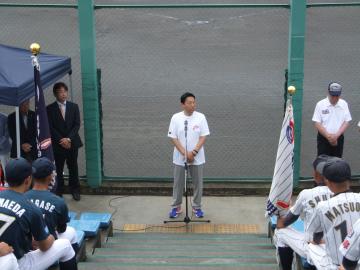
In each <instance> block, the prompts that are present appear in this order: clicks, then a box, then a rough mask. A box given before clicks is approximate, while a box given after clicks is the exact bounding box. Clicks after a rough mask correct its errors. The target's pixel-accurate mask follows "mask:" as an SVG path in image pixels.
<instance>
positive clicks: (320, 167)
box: [313, 154, 341, 175]
mask: <svg viewBox="0 0 360 270" xmlns="http://www.w3.org/2000/svg"><path fill="white" fill-rule="evenodd" d="M335 160H341V158H338V157H333V156H328V155H324V154H322V155H320V156H318V157H317V158H316V159H315V160H314V162H313V167H314V170H315V171H317V172H318V173H320V174H321V175H323V174H324V167H325V165H326V163H328V162H329V163H330V162H332V161H335Z"/></svg>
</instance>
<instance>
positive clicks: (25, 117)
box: [23, 114, 28, 129]
mask: <svg viewBox="0 0 360 270" xmlns="http://www.w3.org/2000/svg"><path fill="white" fill-rule="evenodd" d="M23 119H24V125H25V128H26V129H27V128H28V125H27V124H28V122H27V115H26V114H24V115H23Z"/></svg>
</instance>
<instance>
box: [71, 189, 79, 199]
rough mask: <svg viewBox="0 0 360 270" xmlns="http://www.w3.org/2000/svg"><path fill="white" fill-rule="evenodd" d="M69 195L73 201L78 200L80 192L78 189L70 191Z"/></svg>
mask: <svg viewBox="0 0 360 270" xmlns="http://www.w3.org/2000/svg"><path fill="white" fill-rule="evenodd" d="M71 195H72V197H73V199H74V200H75V201H80V192H79V191H71Z"/></svg>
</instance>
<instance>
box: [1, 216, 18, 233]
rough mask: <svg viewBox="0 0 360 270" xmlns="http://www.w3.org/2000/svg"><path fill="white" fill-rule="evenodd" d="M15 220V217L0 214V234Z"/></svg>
mask: <svg viewBox="0 0 360 270" xmlns="http://www.w3.org/2000/svg"><path fill="white" fill-rule="evenodd" d="M14 221H15V217H12V216H8V215H4V214H0V236H1V235H2V234H3V233H4V232H5V231H6V229H7V228H8V227H9V226H10V225H11V224H12V223H13V222H14Z"/></svg>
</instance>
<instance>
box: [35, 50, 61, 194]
mask: <svg viewBox="0 0 360 270" xmlns="http://www.w3.org/2000/svg"><path fill="white" fill-rule="evenodd" d="M33 66H34V82H35V115H36V144H37V157H38V158H39V157H46V158H48V159H49V160H50V161H51V162H53V163H54V153H53V149H52V144H51V135H50V128H49V121H48V117H47V111H46V106H45V99H44V92H43V89H42V86H41V80H40V65H39V63H38V61H37V57H36V56H33ZM49 190H50V191H52V192H55V191H56V174H55V172H54V173H53V180H52V181H51V183H50V186H49Z"/></svg>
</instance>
